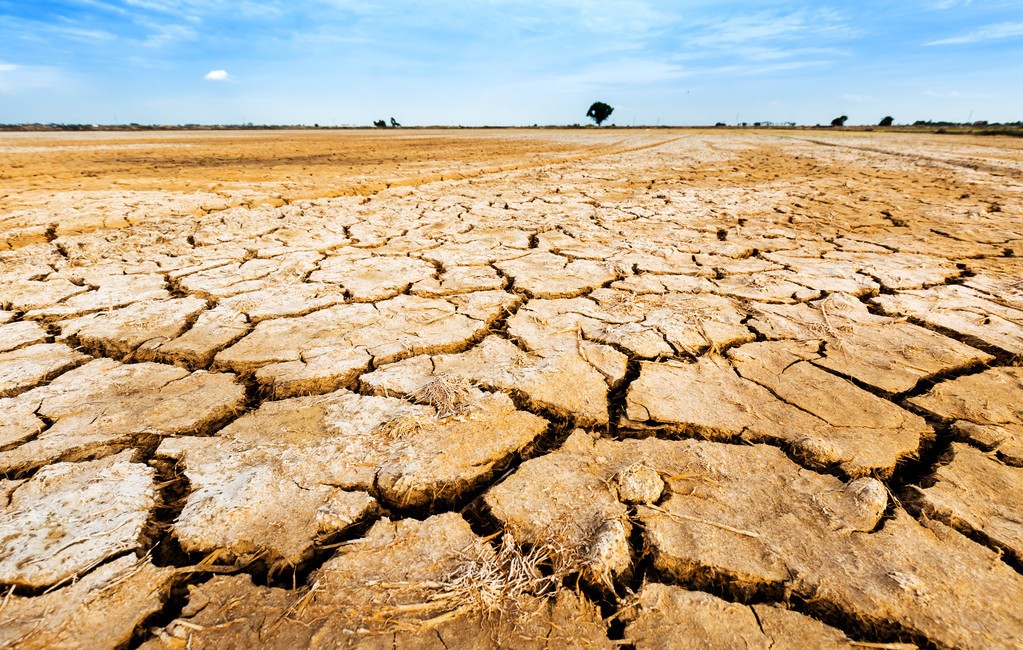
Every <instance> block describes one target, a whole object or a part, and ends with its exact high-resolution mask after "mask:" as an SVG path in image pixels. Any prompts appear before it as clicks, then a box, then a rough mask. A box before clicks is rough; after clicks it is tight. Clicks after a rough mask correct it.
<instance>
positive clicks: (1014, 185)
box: [0, 129, 1023, 650]
mask: <svg viewBox="0 0 1023 650" xmlns="http://www.w3.org/2000/svg"><path fill="white" fill-rule="evenodd" d="M0 159H2V160H3V165H2V166H0V180H2V184H3V190H2V194H3V196H0V471H2V472H3V478H2V479H0V647H18V648H99V647H110V648H115V647H118V648H139V647H141V648H146V649H147V650H157V649H184V648H228V647H245V646H250V647H268V648H289V649H290V648H298V647H314V648H338V647H346V648H347V647H359V648H393V647H427V648H430V647H433V648H447V649H452V648H470V647H471V648H486V647H495V648H496V647H514V648H560V647H569V646H571V647H595V648H613V647H629V648H637V649H642V648H731V647H750V648H765V649H766V648H805V647H828V648H864V647H870V648H899V649H903V648H912V647H920V648H985V649H986V648H1016V647H1019V643H1020V639H1023V607H1021V606H1020V603H1021V602H1023V505H1021V504H1023V361H1021V360H1023V261H1021V260H1023V243H1021V242H1023V143H1021V142H1020V141H1018V140H1011V139H1001V138H994V137H992V138H984V139H981V138H973V139H971V138H967V137H965V136H963V137H951V136H931V135H927V136H924V135H897V134H884V135H880V134H873V133H827V134H823V135H822V134H820V133H819V132H796V131H793V132H770V133H767V132H765V133H757V132H742V133H737V132H728V131H716V132H708V131H703V132H701V131H682V132H677V133H672V132H668V131H657V132H650V131H646V132H644V131H615V130H610V129H608V130H602V131H596V130H584V131H565V132H556V131H528V132H527V131H521V132H520V131H443V132H430V131H395V132H389V133H386V134H381V133H377V132H372V133H369V132H365V133H358V132H343V133H321V132H302V133H287V132H276V133H259V132H255V133H244V134H243V133H230V134H227V133H210V134H192V133H187V134H186V133H181V134H152V135H139V134H127V135H113V134H85V135H81V134H79V135H69V134H42V135H40V134H8V135H5V136H3V137H0Z"/></svg>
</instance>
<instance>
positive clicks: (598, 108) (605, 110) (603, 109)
mask: <svg viewBox="0 0 1023 650" xmlns="http://www.w3.org/2000/svg"><path fill="white" fill-rule="evenodd" d="M614 112H615V109H614V107H613V106H610V105H608V104H605V103H604V102H593V104H591V105H590V110H588V111H586V117H588V118H590V119H591V120H593V121H594V122H596V123H597V126H600V124H601V123H602V122H603V121H604V120H606V119H607V118H609V117H611V113H614Z"/></svg>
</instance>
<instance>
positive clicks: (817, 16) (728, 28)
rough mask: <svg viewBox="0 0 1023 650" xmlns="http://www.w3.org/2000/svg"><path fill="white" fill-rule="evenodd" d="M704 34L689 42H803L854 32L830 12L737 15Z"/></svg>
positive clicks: (708, 25) (712, 25)
mask: <svg viewBox="0 0 1023 650" xmlns="http://www.w3.org/2000/svg"><path fill="white" fill-rule="evenodd" d="M701 31H702V32H703V33H702V34H699V35H697V36H695V37H694V38H692V39H690V41H689V42H690V43H692V44H695V45H704V46H721V45H735V44H743V43H750V44H756V43H768V42H776V41H786V40H794V39H798V40H803V39H805V38H806V37H808V36H818V37H829V38H833V37H835V36H839V35H846V36H849V35H852V34H853V30H852V29H851V28H850V27H849V26H848V25H847V24H846V21H845V19H844V18H843V17H842V16H841V15H840V14H838V13H836V12H834V11H831V10H827V9H823V10H819V11H813V12H811V11H805V10H801V11H795V12H791V13H771V12H761V13H756V14H747V15H740V16H734V17H729V18H726V19H724V20H719V21H716V22H712V23H709V24H706V25H705V27H704V29H702V30H701Z"/></svg>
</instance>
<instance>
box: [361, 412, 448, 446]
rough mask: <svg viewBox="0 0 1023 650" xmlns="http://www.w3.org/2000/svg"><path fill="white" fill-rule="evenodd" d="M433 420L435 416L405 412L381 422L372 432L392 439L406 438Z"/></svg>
mask: <svg viewBox="0 0 1023 650" xmlns="http://www.w3.org/2000/svg"><path fill="white" fill-rule="evenodd" d="M435 422H436V418H433V417H429V416H426V415H423V414H421V413H411V412H406V413H401V414H400V415H396V416H394V417H393V418H391V419H389V420H385V421H383V422H381V423H380V424H378V425H377V426H376V427H375V428H374V429H373V433H378V434H382V435H384V436H387V437H388V438H390V439H392V440H407V439H408V438H411V437H412V436H414V435H416V434H418V433H422V431H423V429H425V428H427V427H428V426H429V425H431V424H434V423H435Z"/></svg>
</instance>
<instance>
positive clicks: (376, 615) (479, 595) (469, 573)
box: [372, 533, 578, 631]
mask: <svg viewBox="0 0 1023 650" xmlns="http://www.w3.org/2000/svg"><path fill="white" fill-rule="evenodd" d="M577 555H578V554H577V553H575V552H573V551H571V550H570V549H569V548H568V546H567V543H565V542H564V541H563V537H562V536H558V535H552V536H550V537H549V538H548V540H547V542H546V543H544V544H543V545H540V546H534V547H532V548H530V549H529V550H525V549H523V548H522V547H520V546H519V545H518V544H517V543H516V541H515V538H514V537H513V536H512V535H511V534H509V533H506V534H504V536H503V537H502V538H501V543H500V544H499V545H498V546H497V548H496V549H495V548H494V547H492V546H491V545H489V544H487V543H485V542H480V543H478V544H474V545H473V546H472V547H471V548H469V549H466V550H465V551H464V552H463V555H462V557H461V558H460V560H461V561H460V562H458V565H457V567H456V568H455V569H454V570H453V571H451V572H450V573H448V574H447V575H446V576H445V577H444V578H443V579H441V580H440V581H438V582H429V583H392V584H389V585H388V587H389V588H391V589H396V590H398V591H404V590H412V591H413V592H416V594H417V595H416V597H415V600H416V601H417V602H414V603H408V604H395V605H385V606H382V607H378V608H377V609H376V610H375V611H374V612H373V614H372V619H374V621H376V622H378V623H383V624H384V628H385V630H386V631H395V630H422V629H428V628H432V627H435V626H437V625H440V624H442V623H444V622H446V621H449V620H451V619H453V618H456V617H459V616H467V615H468V616H471V615H478V616H480V617H481V618H482V619H483V620H485V621H489V622H491V623H494V624H495V626H504V625H507V626H508V628H510V629H511V630H514V629H515V628H516V627H517V626H518V624H519V623H520V622H521V621H522V620H523V619H524V618H526V617H528V616H530V615H531V614H533V613H535V612H536V611H537V607H540V606H542V605H544V604H545V603H546V602H547V601H548V600H549V599H551V598H553V597H554V596H555V595H556V593H557V590H558V589H559V588H560V587H561V585H562V579H563V578H564V577H565V576H566V575H568V574H570V573H572V572H573V571H574V570H576V569H573V568H571V567H573V566H577V564H578V562H577V561H574V560H573V559H572V558H575V557H577ZM399 600H401V599H400V598H399Z"/></svg>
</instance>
